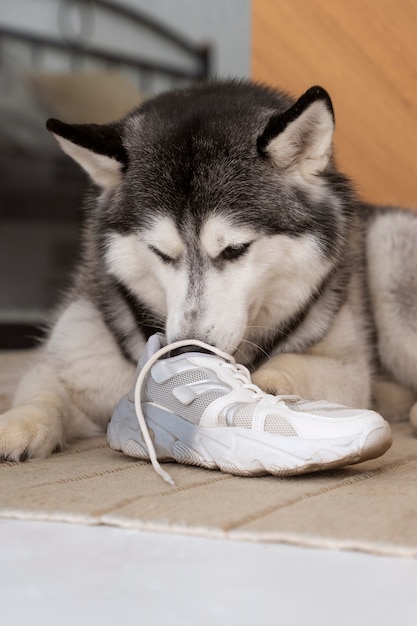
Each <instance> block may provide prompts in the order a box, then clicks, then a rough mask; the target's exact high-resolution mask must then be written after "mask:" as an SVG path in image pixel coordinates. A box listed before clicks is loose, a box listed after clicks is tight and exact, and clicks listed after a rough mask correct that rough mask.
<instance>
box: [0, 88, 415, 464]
mask: <svg viewBox="0 0 417 626" xmlns="http://www.w3.org/2000/svg"><path fill="white" fill-rule="evenodd" d="M47 127H48V129H49V130H50V131H51V133H52V134H53V135H54V136H55V138H56V139H57V141H58V142H59V144H60V145H61V147H62V149H63V150H64V151H65V152H66V153H67V154H68V155H70V156H71V157H72V158H73V159H75V160H76V161H77V162H78V163H79V164H80V165H81V166H82V167H83V168H84V169H85V170H86V172H87V173H88V174H89V176H90V178H91V181H92V186H91V190H90V192H89V194H88V197H87V198H86V202H85V225H84V232H83V239H82V259H81V261H80V263H79V265H78V268H77V270H76V273H75V275H74V280H73V286H72V288H71V289H70V291H69V292H68V294H67V295H66V297H65V299H64V302H63V303H62V305H61V307H60V309H59V310H58V311H57V313H56V319H55V322H54V324H53V325H52V326H51V330H50V333H49V336H48V338H47V340H46V341H45V343H44V345H43V346H42V347H41V348H40V350H39V352H38V355H37V358H36V362H35V363H34V364H33V366H32V369H30V370H29V371H28V373H27V374H26V376H25V377H24V378H23V380H22V382H21V384H20V386H19V388H18V390H17V393H16V397H15V402H14V407H13V408H12V409H11V410H10V411H8V412H7V413H5V414H4V415H3V416H2V417H1V419H0V457H2V458H3V459H6V460H11V461H18V460H23V459H26V458H28V457H45V456H47V455H49V454H50V453H51V452H53V451H54V450H56V449H59V448H61V447H62V446H63V445H65V443H66V442H67V441H69V440H70V439H71V438H73V437H85V436H91V435H94V434H96V433H98V432H100V431H103V430H104V429H105V427H106V424H107V422H108V420H109V417H110V416H111V413H112V410H113V407H114V406H115V404H116V403H117V401H118V400H119V398H120V397H121V396H122V395H123V394H124V393H126V391H127V390H128V388H129V387H130V385H131V383H132V382H133V380H134V376H135V367H136V362H137V360H138V358H139V357H140V355H141V353H142V351H143V349H144V345H145V342H146V339H147V337H149V336H150V335H151V334H153V333H154V332H156V331H157V330H163V331H164V332H166V334H167V337H168V341H174V340H177V339H184V338H198V339H200V340H203V341H205V342H208V343H210V344H212V345H215V346H217V347H219V348H221V349H223V350H225V351H227V352H229V353H232V354H234V355H235V356H236V359H237V360H238V361H240V362H242V363H244V364H246V365H248V366H249V367H250V368H251V369H252V371H253V380H254V382H255V383H257V384H258V385H260V386H261V387H262V388H263V389H265V390H267V391H270V392H273V393H278V394H288V393H290V394H293V393H294V394H299V395H301V396H303V397H307V398H314V399H328V400H331V401H334V402H340V403H342V404H345V405H350V406H355V407H369V406H371V404H372V402H373V401H374V400H375V397H374V391H373V389H378V390H379V391H381V390H382V392H383V393H382V395H384V394H385V397H386V399H387V400H388V401H390V400H391V405H392V406H391V407H390V412H391V413H398V412H402V411H404V410H405V409H404V406H403V405H404V402H406V403H408V404H409V405H410V406H411V404H412V402H413V401H414V400H415V390H417V341H416V339H417V321H416V320H417V318H416V312H417V288H416V287H417V285H416V281H417V252H416V247H415V245H414V242H415V241H416V240H417V217H416V216H415V215H414V214H413V213H411V212H406V211H400V210H397V209H387V208H384V209H378V208H375V207H368V206H364V205H363V204H361V203H360V202H359V201H358V199H357V197H356V195H355V193H354V191H353V189H352V187H351V184H350V182H349V181H348V180H347V179H346V178H345V177H344V176H343V175H342V174H341V173H340V172H339V171H338V170H337V168H336V166H335V163H334V159H333V157H332V137H333V130H334V116H333V108H332V104H331V101H330V98H329V96H328V94H327V93H326V91H324V89H322V88H320V87H313V88H311V89H309V90H308V91H307V92H306V93H305V94H304V95H303V96H301V98H300V99H299V100H297V101H294V100H292V99H291V98H290V97H289V96H287V95H285V94H282V93H279V92H276V91H273V90H271V89H269V88H266V87H262V86H258V85H254V84H251V83H240V82H225V83H221V82H220V83H212V84H209V85H202V86H198V87H192V88H188V89H185V90H180V91H174V92H171V93H167V94H164V95H161V96H158V97H156V98H154V99H152V100H150V101H148V102H146V103H145V104H144V105H143V106H142V107H141V108H139V109H137V110H136V111H133V112H132V113H131V114H129V115H128V116H127V117H126V118H125V119H123V120H121V121H120V122H117V123H114V124H109V125H105V126H98V125H94V124H88V125H68V124H65V123H62V122H59V121H57V120H49V122H48V124H47ZM379 371H382V372H383V373H384V376H385V377H386V379H387V380H386V382H385V383H381V382H378V384H377V385H376V386H375V387H373V382H374V381H375V380H378V381H379V379H376V375H377V374H378V372H379ZM388 377H389V379H388ZM391 379H392V380H391ZM394 380H395V381H396V382H395V383H394V382H393V381H394ZM397 383H399V384H400V385H403V386H405V387H407V389H408V391H407V393H406V395H405V396H404V395H401V394H400V392H399V389H400V387H399V386H398V385H397ZM413 390H414V391H413ZM397 393H398V394H400V395H396V394H397ZM393 394H394V395H393ZM393 398H395V402H393V401H392V399H393ZM404 398H406V401H404ZM378 406H379V405H378ZM414 413H415V411H414Z"/></svg>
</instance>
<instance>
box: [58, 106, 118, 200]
mask: <svg viewBox="0 0 417 626" xmlns="http://www.w3.org/2000/svg"><path fill="white" fill-rule="evenodd" d="M46 128H47V129H48V130H49V131H50V132H51V133H52V135H53V136H54V137H55V139H56V140H57V142H58V143H59V145H60V146H61V148H62V150H63V151H64V152H65V153H66V154H68V155H69V156H70V157H72V158H73V159H74V160H75V161H77V163H79V164H80V165H81V167H82V168H83V169H84V170H85V171H86V172H87V174H89V175H90V177H91V178H92V180H93V181H94V182H95V183H96V184H97V185H99V187H101V188H102V189H112V188H113V187H115V186H116V185H117V184H118V183H119V182H120V181H121V179H122V175H123V171H124V170H125V169H126V167H127V164H128V157H127V152H126V150H125V148H124V146H123V143H122V127H121V124H120V123H114V124H103V125H99V124H65V123H64V122H60V121H59V120H55V119H52V118H51V119H49V120H48V121H47V123H46Z"/></svg>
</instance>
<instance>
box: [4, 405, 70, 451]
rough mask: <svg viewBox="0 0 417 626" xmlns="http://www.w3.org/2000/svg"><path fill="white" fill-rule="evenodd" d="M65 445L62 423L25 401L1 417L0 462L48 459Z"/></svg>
mask: <svg viewBox="0 0 417 626" xmlns="http://www.w3.org/2000/svg"><path fill="white" fill-rule="evenodd" d="M61 444H62V424H61V422H60V420H59V418H58V417H53V418H52V417H51V416H48V414H47V412H44V411H42V408H41V407H40V406H37V405H33V404H23V405H20V406H17V407H16V408H14V409H10V410H9V411H7V412H6V413H4V414H3V415H1V416H0V461H14V462H18V461H26V460H27V459H31V458H45V457H47V456H49V455H50V454H51V453H52V452H53V451H54V450H56V449H57V448H59V447H61Z"/></svg>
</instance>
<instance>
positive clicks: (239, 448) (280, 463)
mask: <svg viewBox="0 0 417 626" xmlns="http://www.w3.org/2000/svg"><path fill="white" fill-rule="evenodd" d="M142 409H143V413H144V416H145V418H146V422H147V424H148V429H149V432H150V435H151V437H152V440H153V442H154V447H155V452H156V455H157V458H158V460H159V461H176V462H177V463H181V464H185V465H195V466H198V467H204V468H207V469H219V470H221V471H222V472H226V473H228V474H234V475H237V476H259V475H263V474H272V475H273V476H291V475H297V474H303V473H310V472H317V471H320V470H325V469H326V470H327V469H332V468H336V467H343V466H345V465H353V464H355V463H361V462H363V461H367V460H369V459H373V458H376V457H378V456H381V455H382V454H384V452H386V451H387V450H388V448H389V447H390V445H391V442H392V439H391V429H390V427H389V424H388V423H387V422H385V421H384V420H383V419H382V418H381V422H380V423H378V422H376V423H375V427H374V428H372V427H369V428H368V430H367V431H364V432H362V433H361V434H360V435H358V436H357V437H356V438H354V437H352V436H349V437H340V438H337V439H310V440H306V439H299V438H298V437H280V436H277V435H274V434H271V433H264V432H254V431H251V430H249V429H246V428H236V427H233V428H228V427H221V428H220V427H219V428H202V427H200V426H196V425H194V424H191V423H190V422H188V421H187V420H185V419H183V418H181V417H179V416H178V415H176V414H174V413H171V412H170V411H167V410H166V409H164V408H162V407H160V406H158V405H155V404H152V403H146V404H143V405H142ZM107 439H108V442H109V445H110V447H111V448H113V449H114V450H117V451H119V452H123V453H124V454H126V455H127V456H131V457H134V458H137V459H142V460H147V461H148V460H149V454H148V450H147V448H146V444H145V442H144V440H143V438H142V434H141V432H140V427H139V424H138V421H137V418H136V414H135V409H134V405H133V403H131V402H130V401H128V400H127V399H125V398H124V399H122V400H121V401H120V402H119V404H118V405H117V407H116V409H115V411H114V413H113V416H112V419H111V421H110V423H109V426H108V430H107Z"/></svg>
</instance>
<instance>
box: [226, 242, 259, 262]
mask: <svg viewBox="0 0 417 626" xmlns="http://www.w3.org/2000/svg"><path fill="white" fill-rule="evenodd" d="M251 243H252V242H251V241H250V242H249V243H240V244H238V245H236V246H227V248H225V249H224V250H223V252H221V254H220V258H221V259H222V260H223V261H234V260H235V259H238V258H239V257H241V256H243V255H244V254H245V252H247V251H248V249H249V246H250V245H251Z"/></svg>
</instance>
